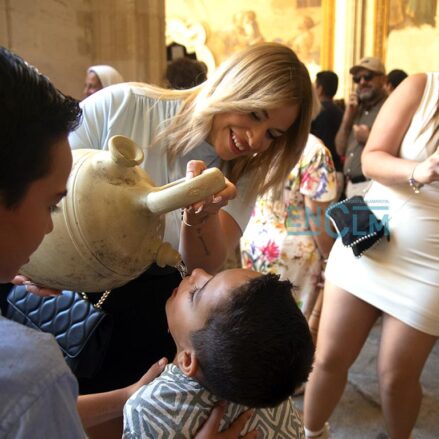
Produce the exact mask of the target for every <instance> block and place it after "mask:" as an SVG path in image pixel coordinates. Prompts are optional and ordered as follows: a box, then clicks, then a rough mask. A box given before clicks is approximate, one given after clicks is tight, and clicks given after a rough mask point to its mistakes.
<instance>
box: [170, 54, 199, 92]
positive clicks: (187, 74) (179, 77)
mask: <svg viewBox="0 0 439 439" xmlns="http://www.w3.org/2000/svg"><path fill="white" fill-rule="evenodd" d="M165 76H166V77H165V79H166V86H167V87H168V88H174V89H176V90H185V89H187V88H192V87H195V86H197V85H200V84H201V83H203V82H204V81H205V80H206V79H207V66H206V64H204V63H203V62H201V61H197V60H196V59H190V58H177V59H176V60H174V61H171V62H170V63H169V64H168V67H167V68H166V75H165Z"/></svg>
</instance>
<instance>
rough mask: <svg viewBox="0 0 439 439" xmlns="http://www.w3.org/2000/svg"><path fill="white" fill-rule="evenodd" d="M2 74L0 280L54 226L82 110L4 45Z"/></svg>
mask: <svg viewBox="0 0 439 439" xmlns="http://www.w3.org/2000/svg"><path fill="white" fill-rule="evenodd" d="M0 78H1V81H0V132H1V140H0V242H1V243H2V250H3V251H2V255H3V256H0V282H7V281H8V280H10V279H11V277H12V276H14V275H15V274H16V272H17V270H18V269H19V268H20V267H21V266H22V265H23V264H25V263H26V262H27V260H28V258H29V256H30V255H31V253H32V252H33V251H34V250H35V249H36V248H37V247H38V245H39V243H40V242H41V240H42V239H43V237H44V234H46V233H48V232H50V230H51V229H52V221H51V217H50V215H51V212H52V210H53V209H54V208H55V206H56V204H57V203H58V202H59V200H60V199H61V198H62V197H63V195H65V191H66V182H67V177H68V175H69V173H70V168H71V164H72V156H71V152H70V147H69V144H68V141H67V134H68V133H69V131H70V130H72V129H73V128H75V126H76V125H77V124H78V122H79V118H80V115H81V110H80V108H79V105H78V103H77V102H76V101H75V100H74V99H72V98H69V97H66V96H64V95H63V94H62V93H60V92H59V91H58V90H57V89H56V88H55V87H54V86H53V85H52V84H51V83H50V81H49V80H48V79H47V78H46V77H45V76H43V75H41V74H40V73H38V71H37V70H36V69H35V68H34V67H32V66H30V65H29V64H27V63H26V62H25V61H23V60H22V59H21V58H20V57H18V56H16V55H14V54H12V53H11V52H9V51H8V50H7V49H5V48H0Z"/></svg>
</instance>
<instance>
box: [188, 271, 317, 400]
mask: <svg viewBox="0 0 439 439" xmlns="http://www.w3.org/2000/svg"><path fill="white" fill-rule="evenodd" d="M291 289H292V284H291V283H290V282H289V281H280V280H279V276H277V275H274V274H266V275H262V276H259V277H257V278H254V279H252V280H250V281H249V282H247V283H245V284H244V285H242V286H240V287H239V288H237V289H236V290H235V291H233V293H232V294H231V295H230V298H229V299H228V300H226V301H225V303H222V304H221V305H219V306H218V307H216V309H214V310H213V311H212V313H211V315H210V317H209V318H208V319H207V322H206V325H205V326H204V328H202V329H200V330H198V331H196V332H194V333H193V334H192V342H193V346H194V349H195V352H196V356H197V358H198V361H199V364H200V369H201V374H202V379H201V381H202V384H203V385H204V386H205V387H206V388H207V389H209V390H210V391H211V392H212V393H213V394H215V395H216V396H218V397H219V398H221V399H225V400H227V401H232V402H236V403H239V404H243V405H246V406H249V407H274V406H276V405H278V404H279V403H281V402H282V401H283V400H285V399H287V398H288V397H289V396H291V395H292V394H293V393H294V390H295V389H296V388H297V387H298V386H299V385H300V384H302V383H303V382H305V381H306V380H307V378H308V375H309V373H310V371H311V366H312V362H313V357H314V345H313V342H312V338H311V334H310V331H309V328H308V324H307V322H306V319H305V317H304V316H303V314H302V312H301V311H300V309H299V308H298V306H297V305H296V303H295V301H294V299H293V297H292V294H291Z"/></svg>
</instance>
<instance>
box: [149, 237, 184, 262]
mask: <svg viewBox="0 0 439 439" xmlns="http://www.w3.org/2000/svg"><path fill="white" fill-rule="evenodd" d="M155 263H156V264H157V265H158V266H159V267H162V268H163V267H165V266H166V265H169V266H171V267H176V266H177V265H179V264H180V263H181V256H180V253H178V251H177V250H175V249H174V248H173V247H172V246H171V244H169V242H163V243H162V244H161V245H160V247H159V248H158V250H157V256H156V260H155Z"/></svg>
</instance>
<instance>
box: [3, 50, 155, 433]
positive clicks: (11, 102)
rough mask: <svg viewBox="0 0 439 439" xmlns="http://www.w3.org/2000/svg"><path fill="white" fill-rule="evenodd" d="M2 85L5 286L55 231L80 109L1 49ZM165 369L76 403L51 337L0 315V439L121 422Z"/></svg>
mask: <svg viewBox="0 0 439 439" xmlns="http://www.w3.org/2000/svg"><path fill="white" fill-rule="evenodd" d="M0 78H1V80H0V132H1V138H0V247H1V250H2V251H1V253H0V282H9V281H11V280H12V279H13V278H14V276H15V275H16V273H17V272H18V270H19V269H20V267H21V266H22V265H24V264H25V263H26V262H27V261H28V260H29V256H30V255H31V254H32V253H33V252H34V251H35V249H36V248H37V247H38V245H39V244H40V242H41V241H42V239H43V237H44V235H45V234H47V233H50V232H51V230H52V228H53V223H52V219H51V215H52V213H53V212H55V211H56V210H57V204H58V203H59V202H60V200H61V199H62V198H63V197H64V195H65V194H66V183H67V178H68V176H69V174H70V170H71V166H72V153H71V151H70V146H69V143H68V140H67V135H68V133H69V132H70V131H71V130H72V129H74V128H75V127H76V125H77V124H78V123H79V119H80V117H81V110H80V108H79V105H78V103H77V102H76V100H74V99H73V98H70V97H68V96H64V95H63V94H62V93H61V92H59V91H58V90H57V89H56V88H55V87H54V86H53V85H52V84H51V82H50V81H49V80H48V79H47V78H46V77H45V76H43V75H41V74H40V73H39V72H38V71H37V70H36V69H35V68H34V67H32V66H30V65H29V64H27V63H26V62H25V61H24V60H23V59H21V58H20V57H18V56H17V55H15V54H13V53H11V52H10V51H9V50H7V49H5V48H3V47H0ZM19 278H20V276H17V277H15V278H14V282H17V283H20V282H22V281H23V280H24V279H19ZM30 288H36V287H30ZM37 289H38V288H37ZM38 290H39V289H38ZM41 291H42V290H41ZM46 291H47V290H46ZM163 367H164V364H163V363H162V364H157V363H156V364H155V365H153V366H152V367H151V368H150V370H149V371H148V372H147V374H145V375H144V376H143V377H142V379H141V380H139V382H138V383H135V384H134V385H133V386H131V387H128V388H123V389H118V390H115V391H112V392H107V393H100V394H98V395H82V396H80V397H79V402H78V383H77V381H76V379H75V377H74V376H73V374H72V372H71V371H70V369H69V368H68V366H67V364H66V362H65V361H64V358H63V357H62V354H61V350H60V348H59V346H58V344H57V343H56V341H55V339H54V337H53V336H52V335H51V334H47V333H44V332H40V331H36V330H33V329H31V328H28V327H26V326H24V325H21V324H18V323H16V322H13V321H11V320H8V319H6V318H4V317H2V316H1V313H0V392H1V396H0V437H2V438H3V437H8V438H14V439H28V438H58V437H60V438H63V439H70V438H71V439H78V438H84V437H85V433H84V430H83V425H84V426H91V425H93V424H96V423H99V422H103V421H105V420H107V419H112V418H116V417H118V416H119V417H120V416H121V414H122V407H123V403H124V401H125V400H126V399H127V398H128V396H129V395H131V394H132V393H133V392H134V391H135V390H136V389H137V388H139V387H140V386H141V385H142V384H144V383H146V382H149V381H150V380H151V379H153V378H154V377H155V376H156V375H157V374H158V373H159V372H160V371H161V370H163ZM78 409H79V411H80V414H81V419H80V416H78ZM81 421H82V422H81Z"/></svg>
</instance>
